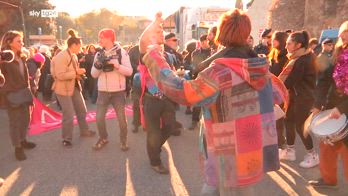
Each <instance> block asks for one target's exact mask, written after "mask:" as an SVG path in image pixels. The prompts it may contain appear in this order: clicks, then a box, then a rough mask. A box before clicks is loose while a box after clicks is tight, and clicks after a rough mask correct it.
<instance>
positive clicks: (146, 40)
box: [139, 12, 164, 53]
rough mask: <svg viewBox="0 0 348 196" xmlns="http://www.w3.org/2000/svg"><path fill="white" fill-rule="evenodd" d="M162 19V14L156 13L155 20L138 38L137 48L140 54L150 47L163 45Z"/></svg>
mask: <svg viewBox="0 0 348 196" xmlns="http://www.w3.org/2000/svg"><path fill="white" fill-rule="evenodd" d="M163 22H164V19H163V18H162V13H161V12H158V13H157V14H156V19H155V21H153V22H152V23H151V24H150V25H149V26H147V27H146V29H145V30H144V32H143V33H142V34H141V36H140V41H139V43H140V44H139V48H140V53H145V52H146V49H147V48H148V46H150V45H155V44H163V42H164V35H163V26H162V24H163Z"/></svg>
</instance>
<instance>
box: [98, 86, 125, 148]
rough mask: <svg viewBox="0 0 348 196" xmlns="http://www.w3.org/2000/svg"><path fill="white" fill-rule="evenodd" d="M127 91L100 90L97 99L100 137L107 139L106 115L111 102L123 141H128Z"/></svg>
mask: <svg viewBox="0 0 348 196" xmlns="http://www.w3.org/2000/svg"><path fill="white" fill-rule="evenodd" d="M125 96H126V93H125V92H124V91H122V92H102V91H99V93H98V99H97V127H98V131H99V137H100V138H103V139H106V138H107V137H108V133H107V131H106V123H105V115H106V112H107V110H108V106H109V105H110V104H111V105H112V106H113V108H114V110H115V112H116V115H117V119H118V124H119V128H120V140H121V143H123V144H126V143H127V132H128V131H127V118H126V113H125V106H126V97H125Z"/></svg>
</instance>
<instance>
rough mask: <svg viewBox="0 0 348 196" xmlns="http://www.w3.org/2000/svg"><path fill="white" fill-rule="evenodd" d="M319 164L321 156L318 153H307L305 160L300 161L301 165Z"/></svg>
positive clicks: (312, 165) (313, 165)
mask: <svg viewBox="0 0 348 196" xmlns="http://www.w3.org/2000/svg"><path fill="white" fill-rule="evenodd" d="M317 165H319V156H318V154H317V153H315V152H314V153H307V154H306V155H305V157H304V160H303V161H302V162H301V163H300V167H303V168H311V167H315V166H317Z"/></svg>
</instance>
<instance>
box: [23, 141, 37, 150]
mask: <svg viewBox="0 0 348 196" xmlns="http://www.w3.org/2000/svg"><path fill="white" fill-rule="evenodd" d="M21 146H22V148H24V149H33V148H35V147H36V144H35V143H33V142H28V141H27V140H24V141H22V142H21Z"/></svg>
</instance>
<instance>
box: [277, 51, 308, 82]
mask: <svg viewBox="0 0 348 196" xmlns="http://www.w3.org/2000/svg"><path fill="white" fill-rule="evenodd" d="M310 52H311V50H309V49H305V48H300V49H298V50H296V51H294V52H293V53H288V54H287V55H286V56H287V57H288V58H289V63H288V64H287V65H286V66H285V67H284V69H283V71H282V72H281V73H280V74H279V76H278V78H279V79H280V80H281V81H283V82H285V80H286V79H287V78H288V76H289V75H290V73H291V71H292V69H293V68H294V65H295V62H296V60H297V59H298V58H300V57H301V56H303V55H306V54H308V53H310Z"/></svg>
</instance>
